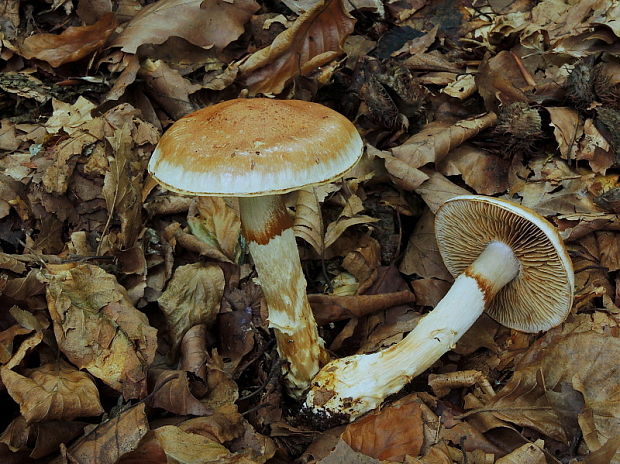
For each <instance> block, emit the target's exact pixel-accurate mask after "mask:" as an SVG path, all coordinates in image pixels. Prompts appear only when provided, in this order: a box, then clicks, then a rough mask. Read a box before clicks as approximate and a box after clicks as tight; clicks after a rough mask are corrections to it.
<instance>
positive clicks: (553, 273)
mask: <svg viewBox="0 0 620 464" xmlns="http://www.w3.org/2000/svg"><path fill="white" fill-rule="evenodd" d="M435 234H436V236H437V244H438V245H439V251H440V253H441V256H442V258H443V260H444V263H445V265H446V267H447V268H448V270H449V271H450V273H452V275H454V276H457V275H460V274H461V273H462V272H463V271H464V270H465V269H466V268H467V267H468V266H469V265H470V264H471V263H472V262H474V261H475V260H476V258H478V256H480V254H481V253H482V251H483V250H484V249H485V247H486V246H487V245H488V244H489V242H492V241H499V242H503V243H505V244H507V245H509V246H510V247H511V248H512V251H513V253H514V254H515V256H516V257H517V259H518V260H519V262H520V270H519V274H518V275H517V277H515V278H514V279H513V280H512V281H511V282H509V283H508V284H507V285H506V286H505V287H504V288H503V289H502V290H500V291H499V293H498V294H497V295H496V296H495V298H493V300H492V301H491V303H490V304H489V305H488V308H487V313H488V314H489V315H490V316H491V317H493V318H494V319H495V320H497V321H498V322H500V323H501V324H503V325H505V326H507V327H510V328H513V329H517V330H522V331H524V332H538V331H540V330H547V329H549V328H551V327H554V326H556V325H558V324H559V323H561V322H562V321H563V320H564V319H565V318H566V316H567V315H568V313H569V311H570V309H571V307H572V303H573V287H574V275H573V267H572V263H571V260H570V258H569V256H568V253H567V252H566V248H565V247H564V244H563V242H562V239H561V238H560V236H559V234H558V233H557V231H556V229H555V228H554V227H553V226H552V225H551V224H550V223H549V222H548V221H547V220H546V219H544V218H543V217H542V216H539V215H538V214H537V213H535V212H534V211H531V210H529V209H527V208H524V207H523V206H520V205H517V204H515V203H512V202H510V201H506V200H500V199H498V198H491V197H484V196H477V195H463V196H459V197H454V198H452V199H450V200H448V201H447V202H446V203H444V204H443V205H442V206H441V208H440V209H439V211H437V215H436V217H435Z"/></svg>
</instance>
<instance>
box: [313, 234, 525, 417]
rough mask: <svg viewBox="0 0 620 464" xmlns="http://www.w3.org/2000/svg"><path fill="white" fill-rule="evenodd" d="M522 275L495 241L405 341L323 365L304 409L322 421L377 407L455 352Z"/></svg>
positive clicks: (510, 255)
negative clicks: (495, 299) (495, 300)
mask: <svg viewBox="0 0 620 464" xmlns="http://www.w3.org/2000/svg"><path fill="white" fill-rule="evenodd" d="M518 272H519V262H518V261H517V259H516V258H515V256H514V254H513V253H512V250H511V249H510V247H508V246H507V245H505V244H503V243H500V242H491V243H490V244H489V245H488V246H487V247H486V248H485V250H484V251H483V252H482V254H481V255H480V256H479V257H478V259H477V260H476V261H475V262H474V263H472V264H471V265H470V266H469V267H468V268H467V269H466V270H465V272H464V273H463V274H461V275H460V276H459V277H458V278H457V279H456V280H455V282H454V285H453V286H452V288H450V291H449V292H448V293H447V294H446V296H445V297H444V298H443V299H442V300H441V301H440V302H439V304H438V305H437V306H436V307H435V309H434V310H433V311H431V312H430V313H429V314H427V315H426V316H424V317H423V318H422V319H421V320H420V322H419V323H418V325H417V326H416V327H415V329H414V330H413V331H411V332H410V333H409V335H407V336H406V337H405V338H404V339H403V340H402V341H401V342H399V343H397V344H396V345H393V346H391V347H390V348H387V349H385V350H383V351H380V352H378V353H373V354H362V355H354V356H349V357H346V358H341V359H337V360H334V361H332V362H330V363H329V364H327V365H326V366H325V367H323V369H321V371H320V372H319V373H318V375H317V376H316V377H315V378H314V379H313V381H312V387H311V390H310V392H309V393H308V396H307V398H306V403H305V406H306V407H307V408H308V409H309V410H310V411H311V412H312V413H314V414H315V415H316V416H317V417H318V418H325V419H329V418H331V417H338V418H341V419H342V418H347V419H349V420H353V419H355V418H356V417H358V416H360V415H361V414H364V413H366V412H368V411H370V410H371V409H374V408H376V407H377V406H379V405H380V404H381V403H382V402H383V400H384V399H385V398H386V397H387V396H389V395H391V394H393V393H396V392H398V391H399V390H400V389H402V388H403V387H404V386H405V385H406V384H407V383H408V382H409V381H410V380H411V379H412V378H413V377H415V376H417V375H419V374H421V373H422V372H424V371H425V370H426V369H428V368H429V367H430V366H431V365H432V364H433V363H434V362H435V361H437V360H438V359H439V358H440V357H441V356H442V355H443V354H444V353H445V352H447V351H448V350H451V349H452V348H454V346H455V345H456V342H457V341H458V340H459V339H460V338H461V337H462V336H463V334H464V333H465V332H467V330H468V329H469V328H470V327H471V326H472V324H473V323H474V322H475V321H476V320H477V319H478V317H480V315H481V314H482V312H483V311H484V309H485V308H486V305H487V304H488V303H489V301H490V300H491V299H492V298H493V296H495V294H496V293H497V292H498V291H499V290H500V289H501V288H502V287H503V286H504V285H506V284H507V283H508V282H510V281H511V280H512V279H514V278H515V276H516V275H517V274H518Z"/></svg>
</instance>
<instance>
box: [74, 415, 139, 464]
mask: <svg viewBox="0 0 620 464" xmlns="http://www.w3.org/2000/svg"><path fill="white" fill-rule="evenodd" d="M144 408H145V406H144V403H138V404H137V405H135V406H133V407H131V408H130V409H128V410H126V411H123V412H122V413H121V414H120V415H118V416H116V417H113V418H111V419H109V420H107V421H105V422H103V423H101V424H99V425H97V427H96V428H94V429H93V430H91V431H90V432H89V433H87V434H86V435H84V436H83V437H82V438H80V439H79V440H78V441H77V442H75V443H74V444H72V445H71V446H70V447H69V448H68V450H67V451H68V453H67V454H69V456H71V462H72V463H75V464H93V463H95V462H96V463H110V464H111V463H116V462H118V461H119V458H120V457H121V456H123V455H124V454H126V453H129V452H130V451H133V450H134V449H136V448H137V447H138V443H139V442H140V439H141V438H142V437H143V436H144V435H145V434H146V433H147V432H148V430H149V423H148V419H147V417H146V414H145V412H144ZM141 462H142V463H144V461H141Z"/></svg>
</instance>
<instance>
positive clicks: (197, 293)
mask: <svg viewBox="0 0 620 464" xmlns="http://www.w3.org/2000/svg"><path fill="white" fill-rule="evenodd" d="M224 285H225V281H224V272H223V271H222V269H221V268H220V267H219V266H217V265H215V264H203V263H195V264H186V265H184V266H179V267H178V268H177V269H176V270H175V271H174V275H173V276H172V279H171V280H170V282H169V283H168V287H167V288H166V290H165V291H164V293H163V294H162V295H161V297H160V298H159V307H160V308H161V310H162V311H163V313H164V315H165V316H166V321H167V323H168V330H169V331H170V335H171V338H172V344H173V352H176V350H177V349H178V347H179V345H180V343H181V341H182V339H183V336H184V335H185V332H187V331H188V330H189V329H190V328H192V327H193V326H195V325H197V324H205V325H206V326H207V327H210V326H211V325H213V323H214V322H215V317H216V316H217V313H218V312H219V311H220V302H221V300H222V296H223V295H224Z"/></svg>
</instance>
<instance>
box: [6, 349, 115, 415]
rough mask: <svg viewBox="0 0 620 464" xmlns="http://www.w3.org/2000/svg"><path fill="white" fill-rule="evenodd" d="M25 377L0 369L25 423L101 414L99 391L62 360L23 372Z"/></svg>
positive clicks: (85, 375) (84, 375)
mask: <svg viewBox="0 0 620 464" xmlns="http://www.w3.org/2000/svg"><path fill="white" fill-rule="evenodd" d="M24 374H25V375H20V374H18V373H17V372H15V371H12V370H10V369H7V368H2V382H3V383H4V385H5V386H6V388H7V390H8V392H9V395H11V397H12V398H13V399H14V400H15V401H16V402H17V403H18V404H19V409H20V411H21V413H22V415H23V416H24V417H25V418H26V421H27V422H41V421H50V420H71V419H75V418H76V417H85V416H98V415H100V414H102V413H103V408H102V407H101V403H100V402H99V391H98V390H97V386H96V385H95V383H94V382H93V381H92V379H91V378H90V376H89V375H88V374H86V373H85V372H81V371H78V370H77V369H75V368H74V367H73V366H70V365H69V364H67V363H65V362H63V361H60V362H59V363H50V364H44V365H43V366H41V367H38V368H36V369H25V370H24Z"/></svg>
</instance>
